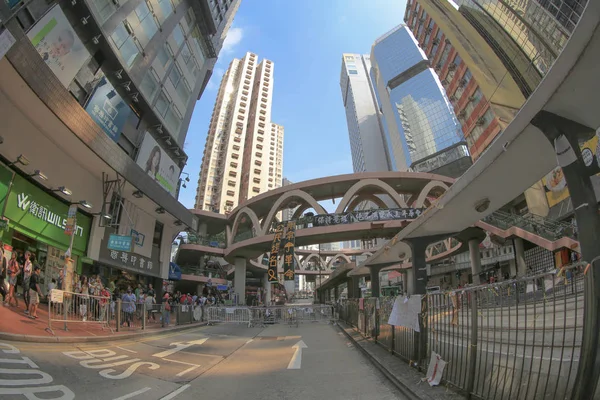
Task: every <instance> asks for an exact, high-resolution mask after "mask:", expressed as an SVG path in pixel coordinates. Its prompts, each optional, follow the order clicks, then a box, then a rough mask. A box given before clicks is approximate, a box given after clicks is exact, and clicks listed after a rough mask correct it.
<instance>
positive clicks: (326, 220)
mask: <svg viewBox="0 0 600 400" xmlns="http://www.w3.org/2000/svg"><path fill="white" fill-rule="evenodd" d="M423 211H424V209H421V208H394V209H389V210H364V211H351V212H347V213H344V214H323V215H315V216H314V217H313V226H330V225H341V224H353V223H356V222H374V221H390V220H413V219H416V218H418V217H419V216H420V215H421V214H423Z"/></svg>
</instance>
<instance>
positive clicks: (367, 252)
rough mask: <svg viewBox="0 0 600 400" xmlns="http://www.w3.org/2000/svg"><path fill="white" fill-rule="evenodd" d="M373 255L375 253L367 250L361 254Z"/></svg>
mask: <svg viewBox="0 0 600 400" xmlns="http://www.w3.org/2000/svg"><path fill="white" fill-rule="evenodd" d="M372 255H373V253H371V252H370V251H365V252H364V253H362V254H361V256H367V257H370V256H372Z"/></svg>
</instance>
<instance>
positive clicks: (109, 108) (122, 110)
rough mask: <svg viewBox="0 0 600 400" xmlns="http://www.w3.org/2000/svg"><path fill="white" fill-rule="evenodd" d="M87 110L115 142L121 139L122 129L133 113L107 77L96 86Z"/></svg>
mask: <svg viewBox="0 0 600 400" xmlns="http://www.w3.org/2000/svg"><path fill="white" fill-rule="evenodd" d="M85 111H87V113H88V114H90V117H92V119H93V120H94V122H96V124H98V126H99V127H100V128H102V130H103V131H104V133H106V134H107V135H108V136H109V137H110V138H111V139H112V140H114V141H115V142H118V141H119V137H120V136H121V130H122V129H123V126H125V123H126V122H127V118H129V115H130V114H131V108H129V106H128V105H127V104H126V103H125V102H124V101H123V99H122V98H121V96H119V95H118V94H117V92H116V91H115V89H114V88H113V86H112V85H111V84H110V82H109V81H108V80H107V79H106V77H104V78H102V79H101V80H100V82H99V83H98V86H96V90H95V91H94V94H92V97H91V98H90V101H88V103H87V105H86V106H85Z"/></svg>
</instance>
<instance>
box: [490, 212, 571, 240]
mask: <svg viewBox="0 0 600 400" xmlns="http://www.w3.org/2000/svg"><path fill="white" fill-rule="evenodd" d="M483 222H486V223H488V224H491V225H494V226H496V227H498V228H500V229H502V230H507V229H510V228H512V227H513V226H515V227H518V228H521V229H523V230H526V231H528V232H531V233H533V234H535V235H538V236H541V237H543V238H544V239H547V240H551V241H555V240H558V239H561V238H563V237H570V238H571V239H573V240H577V231H576V229H575V227H574V226H573V225H571V224H569V223H565V222H561V221H554V220H551V219H548V218H543V217H540V216H538V215H534V214H525V215H515V214H510V213H507V212H503V211H496V212H494V213H492V214H490V215H489V216H487V217H485V218H484V219H483Z"/></svg>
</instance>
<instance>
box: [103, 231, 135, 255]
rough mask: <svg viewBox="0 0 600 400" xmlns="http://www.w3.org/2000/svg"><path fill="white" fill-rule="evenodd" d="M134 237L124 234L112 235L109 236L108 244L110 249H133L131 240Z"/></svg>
mask: <svg viewBox="0 0 600 400" xmlns="http://www.w3.org/2000/svg"><path fill="white" fill-rule="evenodd" d="M132 241H133V238H132V237H131V236H123V235H112V234H111V235H110V236H109V238H108V245H107V246H106V247H107V248H108V249H109V250H116V251H131V242H132Z"/></svg>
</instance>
